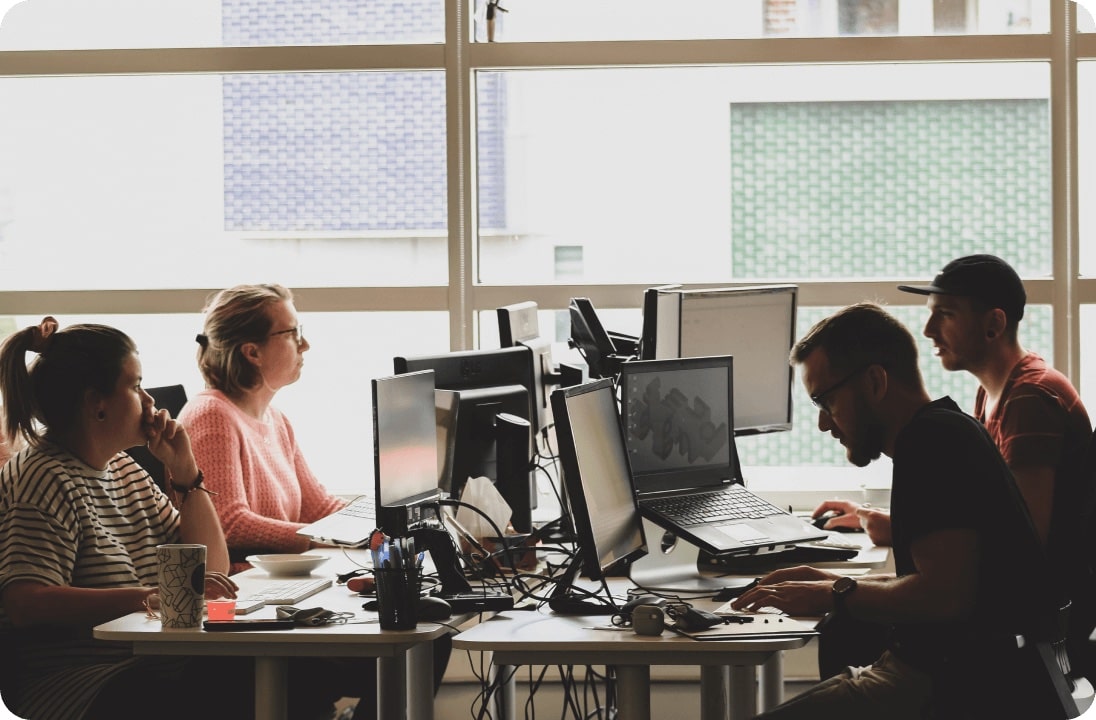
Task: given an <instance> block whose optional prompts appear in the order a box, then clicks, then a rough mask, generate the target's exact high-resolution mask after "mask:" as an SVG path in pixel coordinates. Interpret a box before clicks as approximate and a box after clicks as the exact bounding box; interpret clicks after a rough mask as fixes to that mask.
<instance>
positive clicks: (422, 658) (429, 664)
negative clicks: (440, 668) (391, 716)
mask: <svg viewBox="0 0 1096 720" xmlns="http://www.w3.org/2000/svg"><path fill="white" fill-rule="evenodd" d="M381 717H384V716H383V715H382V716H381ZM407 717H408V720H434V646H433V643H428V642H425V643H419V644H417V645H415V646H413V647H412V648H411V649H410V650H408V651H407Z"/></svg>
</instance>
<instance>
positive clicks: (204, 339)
mask: <svg viewBox="0 0 1096 720" xmlns="http://www.w3.org/2000/svg"><path fill="white" fill-rule="evenodd" d="M194 340H195V342H197V343H198V344H199V345H201V346H202V347H204V348H206V347H209V337H208V336H206V335H203V334H201V333H198V334H197V335H195V336H194Z"/></svg>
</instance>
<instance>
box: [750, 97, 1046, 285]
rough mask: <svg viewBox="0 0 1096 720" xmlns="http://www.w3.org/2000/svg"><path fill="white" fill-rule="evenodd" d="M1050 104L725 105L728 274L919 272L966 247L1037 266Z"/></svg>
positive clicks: (1039, 270)
mask: <svg viewBox="0 0 1096 720" xmlns="http://www.w3.org/2000/svg"><path fill="white" fill-rule="evenodd" d="M1049 113H1050V110H1049V105H1048V102H1047V101H1046V100H1044V99H1039V100H956V101H943V100H917V101H889V102H887V101H871V102H802V103H735V104H732V105H731V106H730V133H731V158H730V167H731V233H732V234H731V242H732V246H733V248H734V250H733V253H732V263H733V267H732V268H731V271H732V274H733V275H734V276H735V277H772V276H780V277H811V278H816V279H823V278H839V277H879V276H889V275H893V274H894V272H895V268H903V269H904V270H905V271H906V272H909V273H913V274H925V275H927V274H931V273H934V272H935V271H936V270H938V269H939V266H940V264H941V263H940V259H941V258H950V257H954V256H958V255H962V254H966V253H969V252H974V251H976V250H977V251H981V252H997V253H999V254H1001V255H1003V256H1004V257H1006V258H1007V259H1008V260H1009V262H1010V263H1012V264H1013V265H1014V266H1015V267H1016V268H1017V269H1018V270H1019V271H1020V273H1021V274H1022V275H1024V274H1029V275H1030V274H1034V275H1043V274H1048V273H1049V271H1050V262H1051V258H1050V233H1051V218H1050V210H1051V203H1050V183H1051V171H1050V116H1049Z"/></svg>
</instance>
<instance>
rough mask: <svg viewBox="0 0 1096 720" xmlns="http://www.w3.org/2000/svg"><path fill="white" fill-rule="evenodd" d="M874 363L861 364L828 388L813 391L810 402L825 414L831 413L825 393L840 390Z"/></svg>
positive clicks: (829, 393)
mask: <svg viewBox="0 0 1096 720" xmlns="http://www.w3.org/2000/svg"><path fill="white" fill-rule="evenodd" d="M875 364H876V363H868V364H867V365H861V366H860V367H858V368H857V369H855V370H853V371H852V372H851V373H849V374H848V375H846V376H845V377H843V378H841V379H840V380H838V381H837V382H835V383H834V384H833V385H830V386H829V387H828V388H826V389H825V390H823V391H822V392H820V393H815V394H814V395H811V402H812V403H814V406H815V407H816V408H818V409H819V410H821V411H822V412H824V413H826V414H827V415H830V414H831V413H830V406H829V403H827V402H826V396H827V395H832V394H833V393H835V392H836V391H838V390H840V389H841V388H842V387H844V386H845V385H847V384H848V383H849V381H851V380H852V379H853V378H855V377H856V376H857V375H859V374H860V373H862V372H864V371H865V370H867V369H868V368H870V367H871V366H872V365H875Z"/></svg>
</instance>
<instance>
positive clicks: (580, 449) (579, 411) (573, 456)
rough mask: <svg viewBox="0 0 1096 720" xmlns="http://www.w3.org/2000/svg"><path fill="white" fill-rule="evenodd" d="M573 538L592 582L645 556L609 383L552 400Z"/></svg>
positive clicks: (583, 387)
mask: <svg viewBox="0 0 1096 720" xmlns="http://www.w3.org/2000/svg"><path fill="white" fill-rule="evenodd" d="M552 403H553V404H552V409H553V411H554V414H555V417H556V433H557V435H558V440H559V453H560V459H561V461H562V463H563V474H564V482H565V484H566V486H567V496H568V499H569V502H570V507H571V512H572V515H573V518H572V520H573V521H574V524H575V534H576V536H577V539H578V545H579V547H580V548H581V552H583V553H584V560H585V566H586V571H587V573H589V574H590V575H591V576H592V577H594V579H597V578H598V577H599V575H598V572H600V573H602V574H604V573H607V572H608V571H609V570H610V569H611V568H613V567H614V566H616V565H618V564H621V563H623V562H624V561H626V560H632V559H635V558H638V557H641V556H643V555H645V554H646V553H647V545H646V542H645V538H644V535H643V523H642V518H641V517H640V514H639V506H638V503H637V501H636V496H635V491H634V489H633V486H632V474H631V470H630V468H629V466H628V456H627V453H626V451H625V448H624V436H623V434H622V432H621V428H620V418H619V416H618V415H617V405H616V392H615V390H614V388H613V381H612V380H611V379H604V380H598V381H595V382H590V383H586V384H585V385H579V386H576V387H571V388H563V389H560V390H557V391H556V392H555V393H553V395H552Z"/></svg>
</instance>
